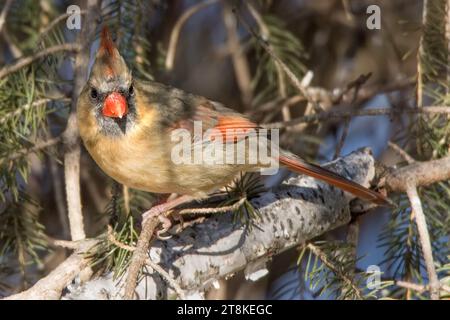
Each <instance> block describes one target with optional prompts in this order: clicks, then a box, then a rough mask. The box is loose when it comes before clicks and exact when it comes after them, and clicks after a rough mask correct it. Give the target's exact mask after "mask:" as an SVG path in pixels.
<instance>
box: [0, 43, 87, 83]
mask: <svg viewBox="0 0 450 320" xmlns="http://www.w3.org/2000/svg"><path fill="white" fill-rule="evenodd" d="M79 50H80V46H79V45H78V44H76V43H64V44H60V45H56V46H52V47H48V48H45V49H44V50H42V51H39V52H37V53H35V54H33V55H31V56H28V57H23V58H20V59H19V60H17V61H16V62H15V63H13V64H9V65H6V66H4V67H3V68H1V69H0V79H2V78H4V77H6V76H8V75H10V74H11V73H14V72H16V71H18V70H20V69H22V68H23V67H26V66H28V65H30V64H31V63H33V62H34V61H36V60H39V59H41V58H43V57H46V56H48V55H52V54H55V53H58V52H73V53H76V52H78V51H79Z"/></svg>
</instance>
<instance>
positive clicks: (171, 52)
mask: <svg viewBox="0 0 450 320" xmlns="http://www.w3.org/2000/svg"><path fill="white" fill-rule="evenodd" d="M218 1H219V0H207V1H204V2H199V3H197V4H195V5H193V6H192V7H190V8H189V9H188V10H186V11H185V12H184V13H183V14H182V15H181V17H180V18H179V19H178V20H177V22H176V23H175V25H174V27H173V29H172V33H171V34H170V40H169V47H168V49H167V55H166V61H165V66H166V69H167V70H172V68H173V62H174V60H175V53H176V49H177V43H178V38H179V37H180V32H181V29H182V28H183V26H184V24H185V23H186V21H188V20H189V18H190V17H192V16H193V15H194V14H195V13H197V12H198V11H200V10H201V9H203V8H206V7H207V6H210V5H212V4H214V3H216V2H218Z"/></svg>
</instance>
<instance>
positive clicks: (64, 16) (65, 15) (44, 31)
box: [36, 10, 87, 43]
mask: <svg viewBox="0 0 450 320" xmlns="http://www.w3.org/2000/svg"><path fill="white" fill-rule="evenodd" d="M86 13H87V11H86V10H80V15H85V14H86ZM72 14H73V13H63V14H62V15H60V16H58V17H56V18H55V19H53V20H52V21H51V22H50V23H49V24H48V25H47V26H46V27H45V28H44V29H42V31H41V32H40V34H39V37H38V40H37V41H36V42H37V43H40V42H41V40H42V38H43V37H44V36H45V35H46V34H47V33H48V32H49V31H50V30H52V29H53V28H54V27H55V26H56V25H57V24H58V23H60V22H61V21H64V20H66V19H67V18H68V17H70V16H71V15H72Z"/></svg>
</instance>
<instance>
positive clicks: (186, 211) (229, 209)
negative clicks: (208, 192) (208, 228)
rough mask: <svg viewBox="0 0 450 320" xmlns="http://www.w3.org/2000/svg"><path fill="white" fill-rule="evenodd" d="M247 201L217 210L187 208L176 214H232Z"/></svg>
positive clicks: (244, 198)
mask: <svg viewBox="0 0 450 320" xmlns="http://www.w3.org/2000/svg"><path fill="white" fill-rule="evenodd" d="M246 200H247V198H246V197H243V198H241V199H240V200H239V201H238V202H236V203H233V204H232V205H229V206H223V207H218V208H189V209H182V210H180V211H178V212H177V213H178V214H179V215H189V214H193V215H201V214H216V213H226V212H232V211H235V210H237V209H239V208H240V207H241V206H242V205H243V204H244V202H245V201H246Z"/></svg>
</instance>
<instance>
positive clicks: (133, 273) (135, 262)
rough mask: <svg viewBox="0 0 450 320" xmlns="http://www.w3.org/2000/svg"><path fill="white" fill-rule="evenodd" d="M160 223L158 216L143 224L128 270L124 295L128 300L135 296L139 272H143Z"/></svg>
mask: <svg viewBox="0 0 450 320" xmlns="http://www.w3.org/2000/svg"><path fill="white" fill-rule="evenodd" d="M158 224H159V220H158V217H153V218H150V219H147V220H145V221H144V223H143V224H142V230H141V233H140V234H139V239H138V242H137V244H136V249H135V250H134V251H133V256H132V257H131V263H130V266H129V267H128V271H127V272H128V275H127V279H126V283H125V291H124V295H123V298H124V299H126V300H131V299H133V297H134V290H135V289H136V285H137V279H138V276H139V272H141V268H142V266H143V264H144V262H145V259H146V258H147V251H148V248H149V246H150V241H151V240H152V237H153V233H154V232H155V229H156V227H157V226H158Z"/></svg>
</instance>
